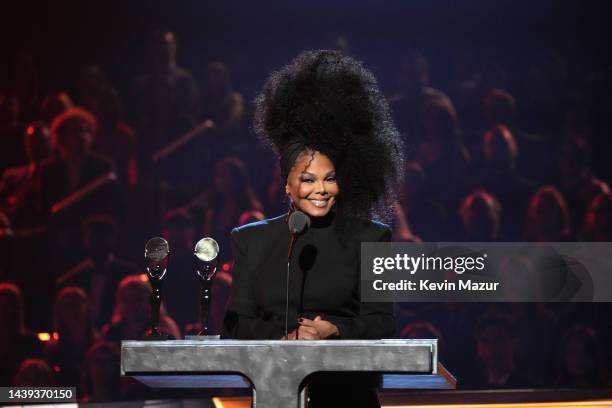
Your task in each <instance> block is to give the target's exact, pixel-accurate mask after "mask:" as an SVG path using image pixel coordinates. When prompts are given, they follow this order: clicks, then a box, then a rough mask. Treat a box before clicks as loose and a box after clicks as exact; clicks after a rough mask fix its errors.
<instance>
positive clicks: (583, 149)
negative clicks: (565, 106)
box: [559, 138, 610, 231]
mask: <svg viewBox="0 0 612 408" xmlns="http://www.w3.org/2000/svg"><path fill="white" fill-rule="evenodd" d="M590 158H591V151H590V148H589V146H588V143H587V141H586V140H584V139H582V138H575V139H569V140H566V141H565V143H564V144H563V147H562V148H561V158H560V160H559V164H560V170H561V179H560V185H561V191H562V192H563V195H564V196H565V197H566V199H567V207H568V210H569V213H570V218H571V222H572V230H573V231H578V230H579V229H580V226H581V223H582V221H583V217H584V213H585V211H586V210H587V208H588V206H589V204H590V203H591V202H592V201H593V199H594V198H595V197H596V196H597V195H598V194H600V193H608V192H609V191H610V187H609V186H608V184H607V183H606V182H604V181H603V180H600V179H598V178H597V177H595V175H594V174H593V171H592V170H591V166H590Z"/></svg>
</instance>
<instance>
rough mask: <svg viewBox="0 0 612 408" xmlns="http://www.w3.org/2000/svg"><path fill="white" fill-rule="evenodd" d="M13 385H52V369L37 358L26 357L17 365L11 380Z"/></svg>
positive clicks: (54, 384) (54, 383) (53, 380)
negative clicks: (13, 377) (17, 368)
mask: <svg viewBox="0 0 612 408" xmlns="http://www.w3.org/2000/svg"><path fill="white" fill-rule="evenodd" d="M13 385H14V386H15V387H38V388H40V387H54V386H56V382H55V378H54V376H53V371H51V368H49V365H47V363H45V362H44V361H43V360H41V359H39V358H28V359H26V360H25V361H24V362H23V363H21V365H20V366H19V370H18V371H17V375H15V379H14V380H13Z"/></svg>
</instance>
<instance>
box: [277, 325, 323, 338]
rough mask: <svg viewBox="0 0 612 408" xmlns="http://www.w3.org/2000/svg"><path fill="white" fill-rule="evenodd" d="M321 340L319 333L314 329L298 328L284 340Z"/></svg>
mask: <svg viewBox="0 0 612 408" xmlns="http://www.w3.org/2000/svg"><path fill="white" fill-rule="evenodd" d="M296 333H297V340H321V336H320V335H319V332H318V331H317V329H315V328H314V327H308V326H298V328H297V329H295V330H294V331H292V332H291V333H289V335H288V336H287V338H285V337H283V338H282V340H296Z"/></svg>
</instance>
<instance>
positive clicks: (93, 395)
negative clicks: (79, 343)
mask: <svg viewBox="0 0 612 408" xmlns="http://www.w3.org/2000/svg"><path fill="white" fill-rule="evenodd" d="M120 364H121V362H120V351H119V346H118V345H117V344H115V343H111V342H108V341H104V340H99V341H97V342H96V343H94V344H92V346H91V347H90V348H89V349H88V350H87V354H86V355H85V361H84V362H83V370H82V377H81V378H82V379H81V387H79V388H80V389H81V390H82V397H81V398H80V400H79V402H82V403H92V402H108V401H115V400H119V399H120V398H121V397H122V396H123V394H124V393H123V389H122V384H121V377H120V375H119V372H120Z"/></svg>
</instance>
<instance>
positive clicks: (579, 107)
mask: <svg viewBox="0 0 612 408" xmlns="http://www.w3.org/2000/svg"><path fill="white" fill-rule="evenodd" d="M146 49H147V52H146V55H147V58H148V59H147V63H146V67H147V70H146V72H144V73H142V74H141V75H139V76H138V77H137V78H136V79H135V80H134V81H133V83H132V86H131V87H130V88H126V89H117V88H116V87H115V86H114V85H113V84H112V83H110V81H109V80H108V79H107V78H106V77H105V75H104V72H103V70H102V69H101V68H100V67H99V66H96V65H91V64H90V65H85V66H83V67H82V68H81V69H80V70H79V74H78V75H77V76H76V77H75V78H69V81H70V82H71V83H72V86H71V87H69V89H66V90H58V89H50V90H48V89H41V87H40V85H39V84H40V83H41V77H43V76H44V72H43V73H41V72H39V70H38V67H37V64H36V58H35V56H34V55H32V54H31V53H29V52H27V51H21V52H19V53H18V54H17V55H15V56H14V59H13V68H14V69H13V74H12V78H10V80H9V81H8V83H9V84H10V86H9V87H7V88H6V89H3V90H2V91H0V138H1V140H2V149H1V151H0V171H2V172H3V175H2V179H1V180H0V282H5V283H2V284H1V285H0V330H2V332H3V336H0V359H1V360H2V366H3V367H4V368H3V370H2V377H1V378H0V385H9V384H13V383H15V384H18V385H27V384H32V385H33V384H50V383H52V382H54V383H56V384H58V385H73V384H83V386H82V387H81V388H80V389H79V395H80V397H81V398H83V399H84V400H105V399H115V398H121V397H129V396H135V395H139V393H142V392H144V391H143V389H141V388H139V387H138V386H137V385H135V384H134V383H129V382H128V383H127V384H124V386H123V388H122V387H119V386H118V385H117V384H119V381H120V379H119V377H118V376H117V372H118V369H117V365H118V344H119V343H118V342H119V341H120V339H127V338H137V337H139V336H142V335H143V334H144V332H145V330H146V328H147V323H148V314H149V305H148V296H149V293H150V290H151V289H150V287H149V286H148V283H147V281H146V279H144V277H143V275H140V273H141V271H142V268H141V267H140V265H141V264H142V262H141V255H142V248H143V246H144V243H145V242H146V240H147V239H148V238H150V237H152V236H155V235H162V236H164V237H165V238H166V239H168V241H169V243H170V247H171V251H172V258H171V264H170V267H169V272H168V276H167V279H166V282H165V287H164V312H163V318H162V320H163V327H164V328H165V330H166V331H167V332H169V333H172V334H173V336H175V337H176V338H181V337H182V335H183V334H185V333H189V332H193V331H197V323H196V322H197V321H198V315H197V311H198V303H197V302H198V301H197V299H198V286H197V285H196V284H195V282H196V276H195V272H194V271H193V264H192V254H193V246H194V244H195V242H196V241H197V240H198V239H199V238H200V237H202V236H211V237H213V238H215V239H216V240H217V241H218V242H219V244H220V247H221V255H220V256H221V260H222V261H223V264H222V268H221V272H220V273H219V274H218V277H217V279H216V282H215V285H216V286H215V288H214V294H213V300H214V301H213V312H212V316H213V317H212V319H213V322H212V323H211V328H212V330H213V331H217V332H218V331H220V330H221V321H222V318H223V313H224V306H225V301H226V299H227V291H228V287H229V285H230V284H231V272H230V271H231V251H230V248H229V232H230V230H231V229H232V228H233V227H235V226H237V225H241V224H244V223H247V222H251V221H254V220H259V219H263V218H265V217H272V216H276V215H279V214H281V213H282V212H284V211H285V210H286V208H287V203H286V201H285V194H283V192H284V189H283V181H282V180H281V175H280V170H279V168H278V167H277V166H276V161H275V158H274V155H273V153H272V152H271V150H269V149H267V148H265V147H263V146H262V145H261V144H260V143H259V142H258V140H256V138H255V135H254V132H253V131H252V129H251V123H252V106H251V104H250V103H248V102H245V99H251V97H252V96H249V97H248V98H245V97H244V96H243V95H242V94H241V92H240V91H239V90H238V89H235V88H234V86H233V85H232V79H231V76H230V68H228V67H227V66H226V65H225V64H223V63H221V62H211V63H210V64H208V67H207V71H206V73H205V75H203V76H202V77H201V78H197V79H196V78H195V77H194V75H192V73H191V72H190V71H189V70H188V69H186V68H183V67H180V66H179V64H178V63H177V55H176V51H177V48H176V39H175V36H174V34H173V33H172V32H169V31H164V30H161V31H156V32H154V33H152V34H151V36H150V38H149V41H148V43H147V44H146ZM457 65H460V64H459V63H458V62H457ZM578 65H580V64H578ZM528 66H529V69H528V70H527V71H526V72H514V71H513V72H506V71H505V70H504V69H503V67H501V66H499V65H497V64H494V63H485V64H483V63H481V64H463V65H461V66H458V67H453V69H455V70H456V71H457V72H460V73H461V75H460V76H458V78H457V80H456V81H454V82H452V83H451V84H449V85H448V86H447V87H446V88H445V89H444V90H441V89H436V88H435V87H434V82H435V81H433V80H432V79H431V78H430V69H429V62H428V60H427V59H426V58H425V57H424V56H423V55H420V54H410V55H407V56H405V57H403V58H402V59H401V63H400V64H398V72H399V81H398V83H399V85H398V86H397V92H393V93H391V94H390V95H389V96H388V99H389V103H390V105H391V107H392V112H393V116H394V120H395V121H396V125H397V126H398V128H399V130H400V132H401V134H402V135H403V136H404V137H405V141H406V143H405V144H406V149H407V150H406V157H407V159H408V160H407V162H406V167H405V171H404V174H405V177H404V182H403V184H402V186H401V187H402V188H401V194H400V197H399V199H398V201H397V203H396V204H395V217H394V219H392V220H388V222H390V223H391V225H392V227H393V231H394V239H395V240H403V241H414V242H419V241H426V242H428V241H522V240H526V241H539V242H550V241H577V240H584V241H612V224H611V222H612V221H611V217H612V195H611V193H610V189H609V182H610V177H611V175H612V161H610V160H609V157H608V156H609V149H610V142H609V141H608V137H609V132H610V126H609V117H610V116H609V115H610V113H611V112H609V110H610V106H609V103H608V101H607V99H608V95H609V90H610V85H611V83H610V77H609V76H606V75H605V73H604V72H600V71H591V70H589V69H587V68H586V67H585V68H584V69H572V70H570V69H568V68H567V64H566V63H565V61H564V60H563V58H561V57H560V56H559V55H556V54H554V53H542V55H540V56H538V58H537V59H536V60H534V61H533V62H532V63H530V64H528ZM263 81H264V78H262V83H263ZM9 282H10V283H9ZM607 315H608V313H607V307H606V305H605V304H600V305H586V304H574V305H572V304H555V305H552V306H551V307H548V306H547V305H544V304H537V305H535V304H507V305H496V304H492V305H488V306H487V305H484V304H470V305H467V304H407V303H406V304H398V305H397V322H398V331H397V335H398V336H402V337H415V338H418V337H423V336H424V337H428V338H431V337H436V338H439V339H440V341H441V343H442V351H441V360H442V361H445V362H447V364H448V366H449V368H450V369H451V371H452V372H453V373H454V374H456V375H457V376H458V377H459V379H460V384H464V385H466V386H471V387H494V388H495V387H522V386H553V385H556V386H574V387H601V386H606V385H607V384H608V382H607V381H608V379H607V376H606V374H605V372H604V371H605V366H606V364H607V363H610V362H612V351H610V350H605V349H602V346H603V345H606V344H612V327H611V326H610V323H609V319H606V316H607ZM33 333H40V335H36V334H33ZM32 358H34V359H32ZM475 361H478V362H479V364H475V363H474V362H475ZM140 395H142V394H140Z"/></svg>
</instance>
